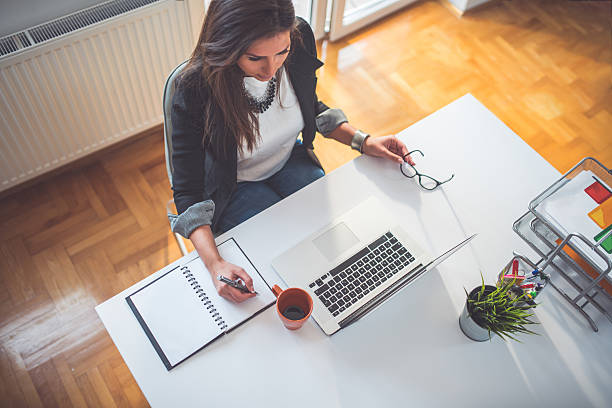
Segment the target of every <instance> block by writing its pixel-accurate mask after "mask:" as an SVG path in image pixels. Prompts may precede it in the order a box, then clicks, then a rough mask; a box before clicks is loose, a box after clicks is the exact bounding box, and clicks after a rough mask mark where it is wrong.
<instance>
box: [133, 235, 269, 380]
mask: <svg viewBox="0 0 612 408" xmlns="http://www.w3.org/2000/svg"><path fill="white" fill-rule="evenodd" d="M218 249H219V253H220V255H221V256H222V257H223V259H225V260H226V261H228V262H230V263H233V264H235V265H239V266H241V267H242V268H243V269H244V270H245V271H246V272H247V273H248V274H249V276H251V278H252V279H253V285H254V287H255V291H257V292H258V295H257V296H255V297H252V298H250V299H247V300H246V301H244V302H242V303H240V304H236V303H232V302H230V301H228V300H226V299H224V298H222V297H220V296H219V295H218V294H217V291H216V289H215V287H214V285H213V283H212V280H211V277H210V274H209V272H208V270H207V269H206V266H204V263H203V262H202V260H201V259H200V258H199V257H198V255H197V253H196V252H195V251H194V252H193V253H191V254H189V255H186V256H185V257H183V258H182V259H181V260H180V261H179V262H177V264H176V266H175V267H174V268H173V269H171V270H169V271H168V272H166V273H164V274H163V275H162V276H160V277H159V278H157V279H156V280H154V281H152V282H151V283H149V284H148V285H146V286H144V287H143V288H141V289H139V290H138V291H136V292H134V293H132V294H131V295H129V296H128V297H126V301H127V303H128V304H129V306H130V308H131V309H132V311H133V312H134V315H135V316H136V319H137V320H138V322H139V323H140V325H141V326H142V328H143V329H144V331H145V333H146V335H147V337H148V338H149V340H150V341H151V344H152V345H153V348H154V349H155V351H156V352H157V354H158V355H159V357H160V358H161V360H162V362H163V363H164V365H165V366H166V369H168V370H171V369H172V368H174V367H176V365H177V364H179V363H181V362H183V361H184V360H185V359H187V358H188V357H190V356H192V355H193V354H195V353H197V352H198V351H200V350H201V349H203V348H204V347H206V346H207V345H208V344H210V343H212V342H213V341H214V340H216V339H218V338H219V337H221V336H223V335H224V334H226V333H229V332H230V331H232V330H233V329H234V328H236V327H238V326H240V325H241V324H242V323H244V322H246V321H247V320H249V319H251V318H252V317H253V316H255V315H257V314H258V313H260V312H261V311H263V310H264V309H266V308H267V307H269V306H271V305H272V304H274V302H275V301H276V297H275V296H274V294H273V292H272V290H271V289H270V287H269V286H268V284H267V283H266V281H265V280H264V279H263V278H262V277H261V275H260V274H259V272H257V270H256V269H255V267H254V266H253V264H252V263H251V261H250V260H249V259H248V257H247V256H246V255H245V253H244V252H243V251H242V249H241V248H240V247H239V246H238V243H237V242H236V241H235V240H234V239H233V238H231V239H229V240H227V241H225V242H223V243H222V244H220V245H219V246H218Z"/></svg>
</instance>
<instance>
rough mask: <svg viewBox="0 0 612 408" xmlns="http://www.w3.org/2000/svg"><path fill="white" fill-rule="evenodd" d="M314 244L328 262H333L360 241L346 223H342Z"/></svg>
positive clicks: (319, 237) (314, 240)
mask: <svg viewBox="0 0 612 408" xmlns="http://www.w3.org/2000/svg"><path fill="white" fill-rule="evenodd" d="M312 242H313V243H314V245H315V247H317V249H318V250H319V251H320V252H321V253H322V254H323V255H324V256H325V257H326V258H327V260H328V261H333V260H334V259H336V258H337V257H338V255H340V254H341V253H342V252H344V251H346V250H347V249H349V248H350V247H352V246H353V245H355V244H357V243H358V242H359V239H358V238H357V236H356V235H355V234H354V233H353V231H351V230H350V228H349V227H348V226H347V225H346V224H345V223H344V222H341V223H339V224H338V225H336V226H335V227H333V228H332V229H330V230H328V231H325V232H324V233H323V234H321V235H319V236H318V237H317V238H315V239H313V240H312Z"/></svg>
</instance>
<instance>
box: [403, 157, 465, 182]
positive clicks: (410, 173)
mask: <svg viewBox="0 0 612 408" xmlns="http://www.w3.org/2000/svg"><path fill="white" fill-rule="evenodd" d="M415 152H418V153H420V154H421V156H422V157H425V155H424V154H423V152H422V151H420V150H413V151H411V152H408V153H407V154H405V155H404V156H403V157H402V158H403V159H404V162H403V163H402V164H400V170H401V171H402V174H403V175H404V176H406V177H408V178H414V176H419V184H420V185H421V187H423V188H424V189H425V190H430V191H431V190H435V189H436V188H438V187H439V186H441V185H442V184H444V183H448V182H449V181H451V180H452V179H453V177H455V175H454V174H453V175H452V176H450V178H449V179H448V180H445V181H438V180H436V179H435V178H433V177H431V176H428V175H426V174H423V173H419V171H418V170H417V169H416V168H415V167H414V166H413V165H412V164H410V163H408V162H407V161H406V158H407V157H408V156H409V155H411V154H412V153H415Z"/></svg>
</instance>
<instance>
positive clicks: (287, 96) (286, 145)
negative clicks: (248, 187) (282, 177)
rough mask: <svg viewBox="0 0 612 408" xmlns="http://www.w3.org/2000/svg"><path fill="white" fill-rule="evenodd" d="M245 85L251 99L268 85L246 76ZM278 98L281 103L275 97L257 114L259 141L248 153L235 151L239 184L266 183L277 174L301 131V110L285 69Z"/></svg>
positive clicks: (302, 120) (246, 150)
mask: <svg viewBox="0 0 612 408" xmlns="http://www.w3.org/2000/svg"><path fill="white" fill-rule="evenodd" d="M244 86H245V88H246V90H247V92H248V93H249V94H250V95H251V96H253V97H255V98H258V97H260V96H262V95H263V94H264V93H265V91H266V87H267V86H268V82H261V81H259V80H257V79H256V78H254V77H245V78H244ZM279 96H280V100H281V101H282V103H279V98H278V97H275V98H274V101H273V102H272V105H271V106H270V107H269V108H268V109H267V110H266V111H265V112H264V113H258V114H257V115H258V117H259V134H260V140H259V141H258V143H257V145H256V146H255V148H254V149H253V151H252V152H249V151H248V149H247V148H246V145H245V146H243V149H242V150H243V151H242V153H240V151H239V152H238V181H239V182H240V181H260V180H265V179H267V178H268V177H270V176H272V175H273V174H274V173H276V172H277V171H279V170H280V169H281V168H282V167H283V166H284V165H285V163H286V162H287V160H288V159H289V156H290V155H291V150H292V149H293V146H294V145H295V141H296V139H297V137H298V135H299V134H300V132H301V131H302V129H303V128H304V118H303V117H302V110H301V109H300V104H299V102H298V99H297V97H296V95H295V92H294V91H293V87H292V86H291V81H289V76H288V75H287V71H286V70H285V71H284V72H283V74H282V77H281V81H280V95H279ZM281 104H282V107H281Z"/></svg>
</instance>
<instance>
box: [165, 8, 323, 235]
mask: <svg viewBox="0 0 612 408" xmlns="http://www.w3.org/2000/svg"><path fill="white" fill-rule="evenodd" d="M298 31H299V34H300V35H301V38H302V44H299V41H294V42H293V43H292V53H291V55H290V57H289V62H288V65H286V67H287V70H288V72H289V78H290V80H291V84H292V85H293V89H294V91H295V94H296V96H297V99H298V102H299V104H300V109H301V110H302V116H303V117H304V128H303V129H302V140H303V143H304V145H305V146H306V147H308V148H312V147H313V146H312V142H313V140H314V138H315V132H316V124H315V118H316V116H317V115H318V114H320V113H321V112H323V111H325V110H327V109H329V108H328V107H327V106H326V105H325V104H324V103H323V102H321V101H319V100H318V98H317V95H316V85H317V78H316V75H315V71H316V70H317V69H318V68H320V67H321V66H322V65H323V63H322V62H321V61H319V60H318V59H317V49H316V44H315V39H314V34H313V32H312V29H311V28H310V26H309V25H308V23H306V21H304V20H302V19H301V18H298ZM295 43H297V44H295ZM208 98H210V90H209V89H208V88H207V87H206V86H205V85H204V86H202V87H201V89H192V88H186V87H181V81H180V79H179V81H178V82H177V86H176V92H175V94H174V97H173V99H172V125H173V129H172V147H173V151H172V165H173V168H174V173H173V176H172V184H173V190H174V202H175V204H176V208H177V210H178V213H179V216H180V214H181V213H183V212H184V211H186V210H187V209H188V208H189V207H190V206H192V205H194V204H196V203H199V202H203V201H206V200H212V201H213V202H214V204H215V211H214V216H213V218H212V222H211V223H212V225H211V227H212V229H213V231H214V230H215V226H216V224H217V222H218V220H219V217H220V216H221V214H222V213H223V210H224V209H225V207H226V205H227V204H228V202H229V198H230V196H231V194H232V192H233V190H234V188H235V186H236V174H237V146H236V147H235V148H234V149H233V151H235V152H236V153H235V154H232V155H230V157H221V156H220V155H219V154H216V153H215V152H214V151H213V149H210V148H205V147H203V146H202V136H203V131H204V114H203V112H205V110H204V106H205V105H206V103H207V102H208ZM213 113H215V112H213ZM217 115H218V117H219V118H221V113H220V112H216V113H215V116H217ZM220 122H221V121H216V122H215V121H214V118H213V123H218V126H214V128H215V129H216V130H215V131H216V132H223V131H224V130H223V125H222V124H221V123H220ZM234 144H235V143H234ZM204 224H207V223H206V222H205V223H203V224H202V225H204Z"/></svg>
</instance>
